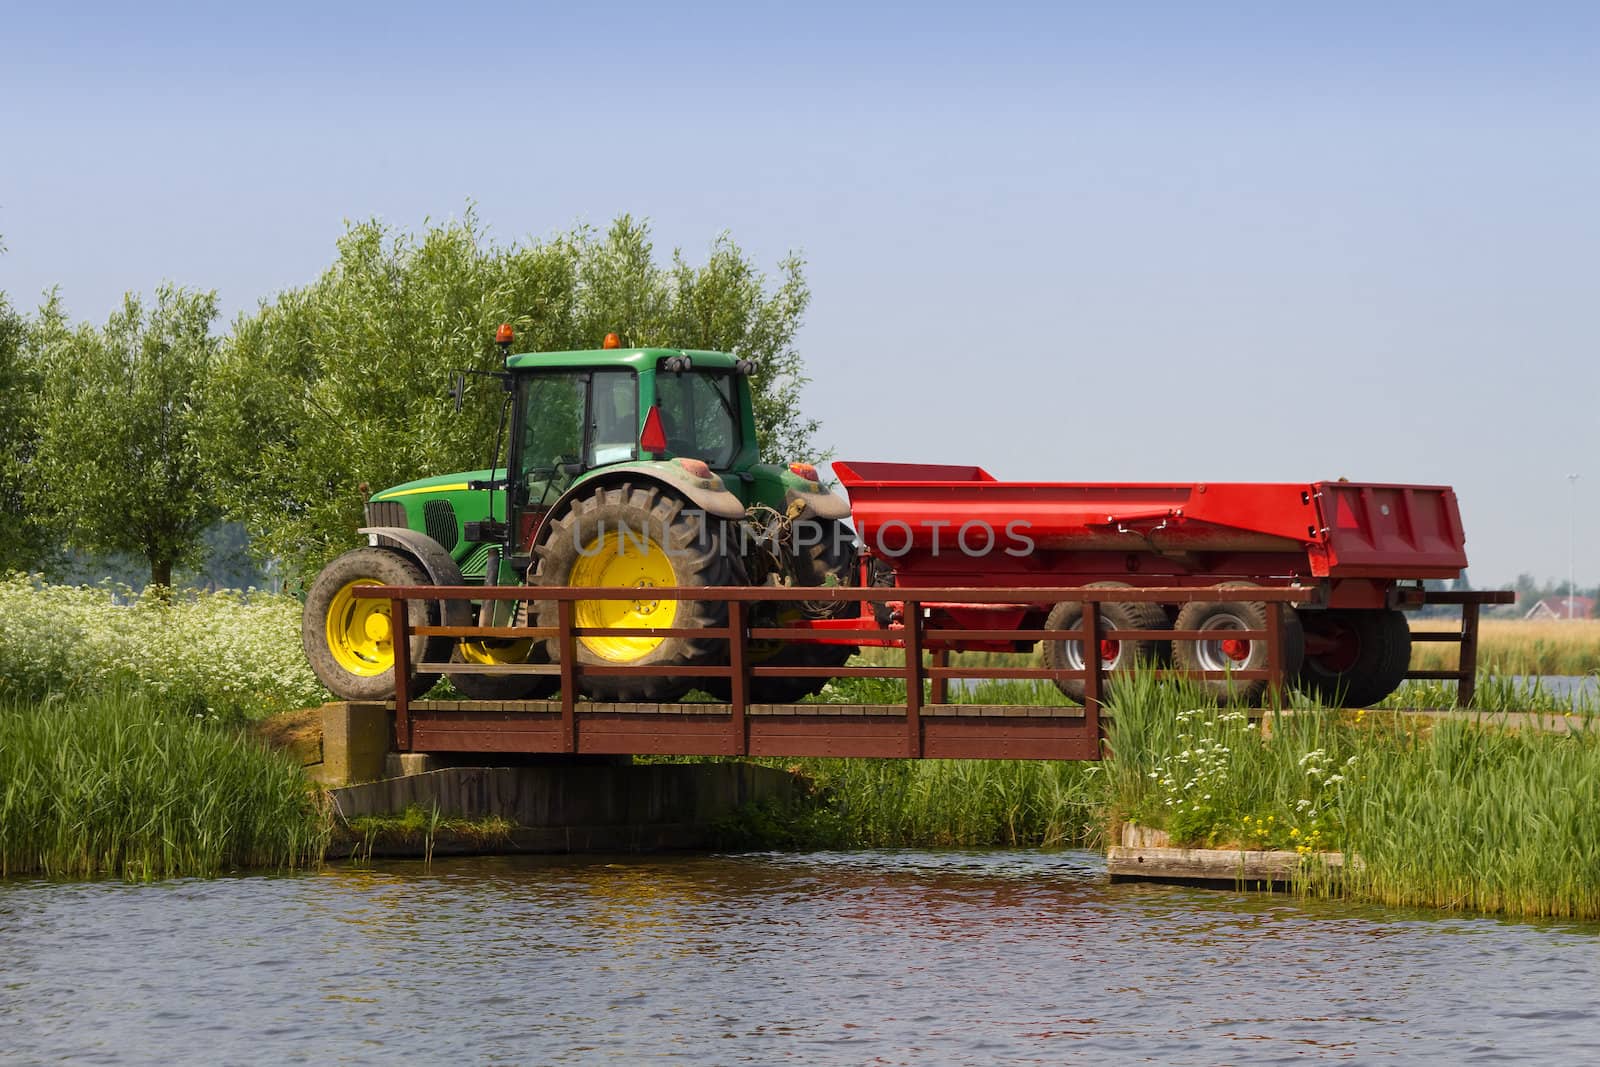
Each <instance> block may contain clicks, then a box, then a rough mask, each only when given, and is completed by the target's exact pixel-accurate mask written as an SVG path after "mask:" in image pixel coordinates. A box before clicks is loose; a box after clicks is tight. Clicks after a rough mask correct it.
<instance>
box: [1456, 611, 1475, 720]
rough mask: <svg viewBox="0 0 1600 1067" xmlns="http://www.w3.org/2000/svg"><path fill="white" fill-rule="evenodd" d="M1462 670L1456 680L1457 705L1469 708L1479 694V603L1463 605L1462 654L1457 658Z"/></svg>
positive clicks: (1457, 663)
mask: <svg viewBox="0 0 1600 1067" xmlns="http://www.w3.org/2000/svg"><path fill="white" fill-rule="evenodd" d="M1456 669H1457V670H1458V671H1460V672H1461V674H1460V676H1459V678H1458V679H1457V681H1456V707H1458V708H1469V707H1471V706H1472V701H1473V698H1474V697H1476V696H1477V695H1478V604H1477V603H1476V602H1470V603H1466V604H1462V605H1461V656H1460V658H1459V659H1458V660H1456Z"/></svg>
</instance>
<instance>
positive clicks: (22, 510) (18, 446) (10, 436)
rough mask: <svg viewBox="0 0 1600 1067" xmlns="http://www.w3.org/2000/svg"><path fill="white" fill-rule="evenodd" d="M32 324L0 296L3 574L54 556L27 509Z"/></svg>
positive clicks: (35, 385) (32, 444) (33, 450)
mask: <svg viewBox="0 0 1600 1067" xmlns="http://www.w3.org/2000/svg"><path fill="white" fill-rule="evenodd" d="M32 341H33V335H32V331H31V330H30V329H29V323H28V320H27V319H25V318H24V317H23V316H22V315H20V314H18V313H17V312H16V311H15V310H14V309H13V308H12V306H11V304H10V302H9V301H8V300H7V299H6V296H5V294H4V293H0V574H4V573H5V572H7V571H13V570H22V571H31V570H34V569H36V568H38V567H40V566H41V565H43V564H44V563H45V561H46V560H47V559H48V558H49V557H50V556H51V551H50V548H51V546H50V531H49V529H48V525H47V524H46V523H45V522H44V521H43V519H42V518H41V516H40V515H39V514H38V512H37V511H36V510H35V509H34V508H32V507H31V506H30V505H29V502H28V494H29V487H30V486H31V485H32V483H33V480H34V478H35V475H36V470H35V466H34V458H35V456H36V455H37V453H38V445H39V423H38V413H39V388H40V384H41V383H40V374H39V364H38V361H37V360H36V359H35V358H34V352H33V344H32Z"/></svg>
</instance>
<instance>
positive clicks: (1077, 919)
mask: <svg viewBox="0 0 1600 1067" xmlns="http://www.w3.org/2000/svg"><path fill="white" fill-rule="evenodd" d="M1103 873H1104V866H1103V863H1102V862H1101V860H1100V858H1099V857H1098V856H1094V855H1090V854H1086V853H1035V852H1009V853H992V852H985V853H971V852H948V853H937V852H900V851H878V852H853V853H824V854H811V855H783V854H773V855H750V856H724V857H690V858H672V859H662V858H630V859H594V858H573V857H561V858H535V857H522V858H489V859H472V860H452V861H441V862H436V863H435V864H434V865H433V866H432V868H431V869H428V868H424V867H422V866H421V865H418V864H392V865H386V866H384V867H382V868H379V869H375V870H361V869H354V868H334V869H330V870H327V871H324V872H321V873H318V874H314V875H306V876H300V877H291V878H263V877H255V878H232V879H218V880H215V881H208V882H202V881H190V882H171V883H164V884H160V885H152V886H129V885H122V884H118V883H103V882H102V883H75V884H48V883H9V884H4V885H0V960H3V961H4V964H5V966H4V970H3V971H0V1022H3V1023H4V1024H5V1025H3V1026H0V1060H3V1061H5V1062H12V1061H17V1062H36V1061H44V1060H59V1059H67V1060H72V1061H77V1062H85V1063H100V1062H104V1063H144V1062H151V1063H154V1062H163V1063H170V1062H193V1063H211V1062H228V1061H252V1062H253V1061H258V1060H264V1059H269V1058H271V1059H283V1060H287V1061H290V1062H315V1063H368V1062H377V1061H381V1060H391V1059H393V1058H394V1057H395V1056H403V1057H404V1058H405V1059H406V1060H407V1061H416V1062H437V1061H444V1060H458V1061H460V1060H465V1061H470V1062H488V1063H494V1062H511V1063H527V1062H540V1063H568V1062H591V1061H602V1060H604V1061H610V1060H618V1059H626V1060H628V1061H630V1062H633V1061H639V1062H655V1061H685V1062H694V1063H702V1062H705V1063H763V1064H764V1063H772V1062H797V1063H807V1064H811V1063H875V1064H877V1063H882V1064H899V1063H907V1064H910V1063H916V1064H922V1063H937V1062H988V1061H995V1062H1007V1063H1041V1062H1048V1063H1057V1062H1061V1061H1063V1060H1079V1059H1085V1060H1087V1059H1093V1060H1095V1061H1108V1062H1113V1063H1120V1062H1129V1063H1134V1062H1158V1063H1217V1062H1229V1063H1264V1062H1278V1061H1281V1060H1284V1059H1287V1058H1290V1057H1295V1058H1301V1059H1303V1058H1310V1059H1314V1060H1340V1061H1355V1062H1367V1061H1370V1060H1377V1059H1384V1060H1391V1061H1396V1062H1405V1061H1412V1060H1431V1061H1438V1060H1450V1061H1458V1062H1482V1063H1490V1062H1494V1063H1498V1062H1503V1061H1529V1060H1532V1061H1549V1060H1561V1061H1582V1060H1585V1059H1588V1060H1594V1059H1596V1058H1597V1056H1600V1019H1597V1012H1596V1009H1595V1007H1594V1006H1593V1005H1592V1003H1591V992H1592V990H1593V989H1595V988H1597V984H1600V952H1597V947H1600V928H1597V927H1594V926H1589V925H1584V924H1571V923H1568V924H1558V923H1510V922H1500V921H1495V920H1489V919H1463V918H1459V917H1451V918H1440V917H1436V916H1434V915H1432V914H1429V913H1418V912H1400V911H1394V910H1388V909H1381V908H1369V907H1353V906H1347V905H1340V904H1300V903H1296V902H1294V901H1293V900H1290V899H1287V898H1285V897H1282V896H1275V897H1274V896H1259V895H1248V894H1236V893H1214V892H1202V891H1196V890H1186V889H1172V888H1165V887H1153V886H1138V885H1134V886H1109V885H1106V884H1104V880H1103Z"/></svg>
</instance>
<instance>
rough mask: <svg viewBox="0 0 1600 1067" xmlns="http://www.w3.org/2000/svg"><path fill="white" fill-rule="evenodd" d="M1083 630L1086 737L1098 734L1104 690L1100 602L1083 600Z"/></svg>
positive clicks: (1084, 727) (1080, 624)
mask: <svg viewBox="0 0 1600 1067" xmlns="http://www.w3.org/2000/svg"><path fill="white" fill-rule="evenodd" d="M1079 626H1080V627H1081V628H1082V630H1083V669H1084V674H1083V732H1084V734H1085V736H1087V737H1099V736H1100V695H1101V693H1103V692H1104V691H1105V690H1104V681H1105V676H1104V675H1103V674H1102V673H1101V670H1100V668H1101V664H1100V602H1099V601H1098V600H1085V601H1084V602H1083V617H1082V620H1081V621H1080V622H1079Z"/></svg>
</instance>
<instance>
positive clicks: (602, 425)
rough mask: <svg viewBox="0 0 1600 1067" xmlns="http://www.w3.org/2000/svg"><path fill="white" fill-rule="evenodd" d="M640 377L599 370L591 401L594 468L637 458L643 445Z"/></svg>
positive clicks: (590, 446) (592, 465)
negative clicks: (640, 446) (640, 432)
mask: <svg viewBox="0 0 1600 1067" xmlns="http://www.w3.org/2000/svg"><path fill="white" fill-rule="evenodd" d="M638 382H639V380H638V378H636V377H634V374H633V372H632V371H627V370H598V371H595V372H594V375H593V385H592V388H591V398H590V401H589V453H588V455H587V456H585V457H584V458H585V459H587V460H588V465H589V466H591V467H602V466H604V465H606V464H607V463H621V462H623V461H624V460H630V459H633V458H635V457H636V456H637V455H638V454H639V452H638V445H639V385H638Z"/></svg>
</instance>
